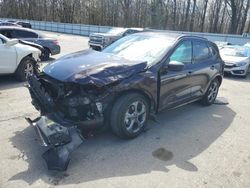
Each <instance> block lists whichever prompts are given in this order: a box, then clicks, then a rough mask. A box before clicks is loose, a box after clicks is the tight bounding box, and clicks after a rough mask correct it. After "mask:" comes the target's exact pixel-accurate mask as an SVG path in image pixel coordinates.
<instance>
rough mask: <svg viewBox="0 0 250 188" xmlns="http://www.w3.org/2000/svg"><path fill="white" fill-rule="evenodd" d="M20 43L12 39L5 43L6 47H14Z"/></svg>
mask: <svg viewBox="0 0 250 188" xmlns="http://www.w3.org/2000/svg"><path fill="white" fill-rule="evenodd" d="M18 43H19V40H18V39H11V40H7V41H6V43H5V45H7V46H14V45H16V44H18Z"/></svg>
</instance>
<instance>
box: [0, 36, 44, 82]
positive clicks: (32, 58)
mask: <svg viewBox="0 0 250 188" xmlns="http://www.w3.org/2000/svg"><path fill="white" fill-rule="evenodd" d="M40 55H41V51H40V50H39V49H37V48H34V47H31V46H29V45H24V44H20V43H19V41H18V40H17V39H12V40H10V39H8V38H6V37H5V36H3V35H1V34H0V75H3V74H15V77H16V78H17V79H18V80H19V81H26V80H27V76H28V75H29V74H32V73H33V72H34V71H35V70H36V67H37V66H38V64H37V61H38V60H39V56H40Z"/></svg>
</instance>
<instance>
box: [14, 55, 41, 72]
mask: <svg viewBox="0 0 250 188" xmlns="http://www.w3.org/2000/svg"><path fill="white" fill-rule="evenodd" d="M27 57H30V58H32V59H33V60H34V62H33V63H34V65H35V63H36V60H35V59H34V57H33V54H32V53H30V54H28V55H26V56H24V57H21V58H19V60H18V62H17V66H16V70H15V72H16V71H17V69H18V67H19V66H20V65H21V63H22V61H23V60H24V59H25V58H27Z"/></svg>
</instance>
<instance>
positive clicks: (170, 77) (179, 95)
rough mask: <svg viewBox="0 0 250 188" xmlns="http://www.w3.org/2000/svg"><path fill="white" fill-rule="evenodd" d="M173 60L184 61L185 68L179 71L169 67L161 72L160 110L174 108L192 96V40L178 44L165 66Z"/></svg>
mask: <svg viewBox="0 0 250 188" xmlns="http://www.w3.org/2000/svg"><path fill="white" fill-rule="evenodd" d="M171 61H178V62H181V63H183V64H184V68H183V69H182V70H178V71H173V70H169V69H168V68H167V70H166V71H163V72H162V73H161V75H160V82H161V85H160V96H159V97H160V100H159V110H162V109H164V108H174V107H176V106H179V105H181V104H183V103H185V102H188V101H189V100H190V98H191V87H192V84H191V83H190V81H191V80H190V77H189V75H190V73H191V72H192V69H191V67H192V41H191V40H185V41H183V42H181V43H180V44H179V45H177V47H176V48H175V50H174V51H173V53H172V55H170V57H169V58H168V60H167V62H166V64H165V65H164V67H167V64H169V62H171Z"/></svg>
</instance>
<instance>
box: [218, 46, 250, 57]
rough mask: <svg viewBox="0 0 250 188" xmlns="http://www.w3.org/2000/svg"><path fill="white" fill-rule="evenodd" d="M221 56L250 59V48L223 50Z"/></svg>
mask: <svg viewBox="0 0 250 188" xmlns="http://www.w3.org/2000/svg"><path fill="white" fill-rule="evenodd" d="M220 53H221V55H225V56H234V57H250V48H248V47H244V46H231V47H225V48H223V49H221V52H220Z"/></svg>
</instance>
